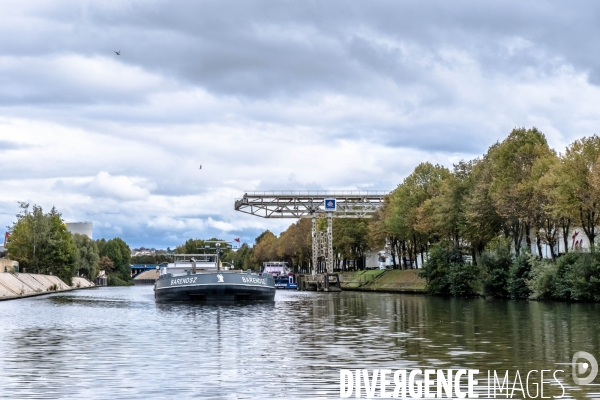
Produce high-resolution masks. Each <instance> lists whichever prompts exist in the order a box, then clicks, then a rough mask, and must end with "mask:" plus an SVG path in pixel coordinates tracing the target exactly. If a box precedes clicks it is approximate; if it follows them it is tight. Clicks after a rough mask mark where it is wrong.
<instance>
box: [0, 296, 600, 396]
mask: <svg viewBox="0 0 600 400" xmlns="http://www.w3.org/2000/svg"><path fill="white" fill-rule="evenodd" d="M275 300H276V301H275V303H270V304H246V305H191V304H163V305H161V304H155V302H154V297H153V291H152V287H151V286H138V287H128V288H97V289H90V290H80V291H75V292H69V293H67V294H56V295H50V296H42V297H35V298H30V299H22V300H15V301H6V302H0V398H2V399H4V398H7V399H8V398H10V399H34V398H35V399H40V398H66V399H82V398H86V399H88V398H89V399H107V398H112V399H139V398H179V399H186V398H198V399H244V398H273V399H317V398H339V369H340V368H368V369H374V368H390V369H394V370H395V369H404V368H407V369H413V368H425V367H429V368H436V369H441V368H443V369H446V368H478V369H480V370H482V371H487V370H492V369H496V370H502V371H504V370H510V371H511V375H514V372H515V371H516V370H519V371H521V373H523V372H524V371H525V372H526V371H529V370H532V369H537V370H541V369H551V370H555V369H562V368H564V369H565V370H566V371H567V373H566V374H565V382H566V383H570V384H571V385H570V386H568V387H567V396H566V397H565V398H567V397H574V398H600V395H599V394H598V392H600V386H587V387H583V388H579V387H576V386H574V385H572V379H570V376H569V375H570V367H567V366H562V367H560V366H557V365H556V364H555V363H557V362H570V361H571V358H572V356H573V354H574V353H575V352H576V351H587V352H589V353H591V354H593V355H595V356H596V358H597V359H600V333H599V332H600V331H599V329H600V305H597V304H568V303H542V302H524V301H523V302H521V301H489V300H484V299H474V300H460V299H443V298H432V297H426V296H419V295H396V294H377V293H357V292H343V293H338V294H318V293H311V292H296V291H292V292H289V291H279V292H277V296H276V298H275ZM599 381H600V379H599V378H597V379H596V383H600V382H599ZM559 394H560V392H559Z"/></svg>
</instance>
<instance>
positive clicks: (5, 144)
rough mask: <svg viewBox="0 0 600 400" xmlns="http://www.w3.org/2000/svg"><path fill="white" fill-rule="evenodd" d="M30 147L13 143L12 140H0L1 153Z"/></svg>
mask: <svg viewBox="0 0 600 400" xmlns="http://www.w3.org/2000/svg"><path fill="white" fill-rule="evenodd" d="M27 147H30V145H26V144H23V143H17V142H12V141H10V140H0V152H2V151H7V150H17V149H23V148H27Z"/></svg>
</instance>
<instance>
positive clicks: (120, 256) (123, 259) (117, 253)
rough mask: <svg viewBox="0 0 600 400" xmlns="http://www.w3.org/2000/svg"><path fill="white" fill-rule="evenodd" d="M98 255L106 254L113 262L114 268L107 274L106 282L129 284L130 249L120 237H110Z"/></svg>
mask: <svg viewBox="0 0 600 400" xmlns="http://www.w3.org/2000/svg"><path fill="white" fill-rule="evenodd" d="M100 256H101V257H103V256H106V257H108V258H110V260H111V261H112V262H113V264H114V269H113V271H111V272H110V273H109V274H108V283H109V285H111V286H119V285H130V284H131V266H130V263H129V262H130V257H131V250H130V249H129V246H128V245H127V243H125V242H124V241H123V240H122V239H121V238H114V239H110V240H108V241H107V242H106V244H105V245H104V246H103V248H102V252H101V253H100Z"/></svg>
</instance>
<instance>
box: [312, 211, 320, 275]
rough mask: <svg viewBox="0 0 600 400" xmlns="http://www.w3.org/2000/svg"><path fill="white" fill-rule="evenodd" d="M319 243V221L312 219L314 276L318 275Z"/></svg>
mask: <svg viewBox="0 0 600 400" xmlns="http://www.w3.org/2000/svg"><path fill="white" fill-rule="evenodd" d="M318 246H319V243H318V240H317V219H316V218H315V217H313V219H312V270H311V273H312V275H315V274H316V273H317V257H318V248H319V247H318Z"/></svg>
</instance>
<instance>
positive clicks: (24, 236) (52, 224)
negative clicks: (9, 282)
mask: <svg viewBox="0 0 600 400" xmlns="http://www.w3.org/2000/svg"><path fill="white" fill-rule="evenodd" d="M20 207H21V212H20V213H19V214H17V221H16V222H15V223H14V224H13V226H12V227H10V228H9V230H10V232H11V236H10V238H9V240H8V243H7V251H8V255H9V257H10V258H12V259H13V260H16V261H19V264H20V265H21V266H22V267H23V268H26V269H27V271H28V272H32V273H40V274H52V275H56V276H58V277H59V278H61V279H62V280H63V281H64V282H66V283H67V284H69V285H70V284H71V278H72V277H73V275H74V274H75V260H76V257H77V248H76V247H75V244H74V243H73V238H72V235H71V233H70V232H69V231H68V230H67V227H66V225H65V223H64V221H63V220H62V218H61V215H60V213H58V211H56V209H55V208H54V207H53V208H52V209H51V210H50V212H49V213H46V214H44V212H43V210H42V207H40V206H36V205H34V206H33V207H32V210H31V211H30V210H29V204H27V203H20Z"/></svg>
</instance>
